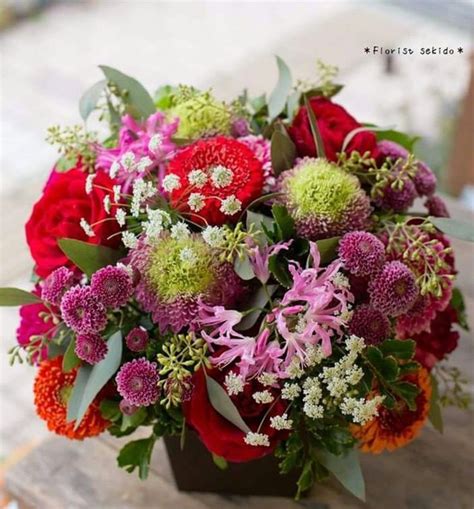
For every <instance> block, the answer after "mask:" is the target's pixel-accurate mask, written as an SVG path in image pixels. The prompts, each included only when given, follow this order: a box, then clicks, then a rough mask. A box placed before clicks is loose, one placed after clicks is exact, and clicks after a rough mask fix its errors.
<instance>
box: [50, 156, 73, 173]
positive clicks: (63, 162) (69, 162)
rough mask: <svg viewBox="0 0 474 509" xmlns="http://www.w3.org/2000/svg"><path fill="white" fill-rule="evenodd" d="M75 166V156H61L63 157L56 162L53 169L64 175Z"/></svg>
mask: <svg viewBox="0 0 474 509" xmlns="http://www.w3.org/2000/svg"><path fill="white" fill-rule="evenodd" d="M76 164H77V157H76V156H72V157H66V156H63V157H60V158H59V159H58V160H57V161H56V165H55V166H54V169H55V170H56V171H58V172H59V173H66V172H67V171H69V170H71V169H72V168H74V167H75V166H76Z"/></svg>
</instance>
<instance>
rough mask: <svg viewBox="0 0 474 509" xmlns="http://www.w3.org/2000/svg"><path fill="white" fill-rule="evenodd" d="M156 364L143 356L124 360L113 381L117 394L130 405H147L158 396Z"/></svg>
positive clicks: (154, 401) (153, 401)
mask: <svg viewBox="0 0 474 509" xmlns="http://www.w3.org/2000/svg"><path fill="white" fill-rule="evenodd" d="M159 379H160V377H159V375H158V365H157V364H156V362H150V361H148V360H147V359H145V358H144V357H141V358H140V359H134V360H133V361H130V362H126V363H125V364H124V365H123V366H122V367H121V368H120V371H119V372H118V373H117V376H116V377H115V381H116V382H117V390H118V392H119V394H120V395H121V396H122V398H124V399H125V400H127V401H128V402H129V403H130V404H131V405H135V406H149V405H152V404H153V403H156V401H157V400H158V398H159V396H160V390H159V387H158V381H159Z"/></svg>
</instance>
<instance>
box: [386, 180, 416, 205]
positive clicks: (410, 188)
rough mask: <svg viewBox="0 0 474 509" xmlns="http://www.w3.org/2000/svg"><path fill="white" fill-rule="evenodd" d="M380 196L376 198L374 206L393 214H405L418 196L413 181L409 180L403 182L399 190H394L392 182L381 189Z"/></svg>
mask: <svg viewBox="0 0 474 509" xmlns="http://www.w3.org/2000/svg"><path fill="white" fill-rule="evenodd" d="M382 193H383V194H382V195H381V196H380V197H378V198H377V200H376V204H377V205H378V206H379V207H380V208H382V209H384V210H393V212H405V211H406V210H408V209H409V208H410V207H411V206H412V205H413V202H414V201H415V198H416V197H417V196H418V193H417V192H416V187H415V184H414V183H413V181H412V180H411V179H409V178H406V179H404V180H403V187H402V188H401V189H394V188H393V187H392V182H391V181H389V182H388V184H387V185H386V186H385V188H384V189H382Z"/></svg>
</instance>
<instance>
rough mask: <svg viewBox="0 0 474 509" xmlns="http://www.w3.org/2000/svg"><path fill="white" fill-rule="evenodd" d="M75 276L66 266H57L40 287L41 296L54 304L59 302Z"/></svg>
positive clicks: (56, 304)
mask: <svg viewBox="0 0 474 509" xmlns="http://www.w3.org/2000/svg"><path fill="white" fill-rule="evenodd" d="M75 280H76V277H75V275H74V272H73V271H72V270H69V269H68V268H67V267H59V269H56V270H54V271H53V272H51V274H50V275H49V276H48V277H47V278H46V279H45V281H44V283H43V288H42V289H41V298H42V299H43V300H45V301H46V302H49V303H50V304H53V305H54V306H59V305H60V304H61V299H62V298H63V296H64V294H65V293H66V292H67V291H68V290H69V289H70V288H71V286H72V285H73V284H74V282H75Z"/></svg>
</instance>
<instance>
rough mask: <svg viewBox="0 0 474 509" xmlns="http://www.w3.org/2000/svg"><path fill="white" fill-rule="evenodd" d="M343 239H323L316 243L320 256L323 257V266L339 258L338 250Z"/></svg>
mask: <svg viewBox="0 0 474 509" xmlns="http://www.w3.org/2000/svg"><path fill="white" fill-rule="evenodd" d="M340 239H341V237H330V238H329V239H321V240H317V241H316V245H317V246H318V250H319V255H320V256H321V265H326V264H328V263H330V262H332V261H333V260H334V259H335V258H336V257H337V248H338V247H339V240H340Z"/></svg>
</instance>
